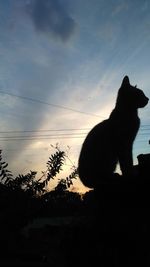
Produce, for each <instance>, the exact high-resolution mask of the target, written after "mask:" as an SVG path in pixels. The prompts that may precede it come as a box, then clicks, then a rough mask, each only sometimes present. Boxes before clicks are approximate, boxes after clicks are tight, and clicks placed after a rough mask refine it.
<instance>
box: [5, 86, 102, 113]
mask: <svg viewBox="0 0 150 267" xmlns="http://www.w3.org/2000/svg"><path fill="white" fill-rule="evenodd" d="M0 94H5V95H9V96H13V97H17V98H21V99H24V100H28V101H32V102H36V103H39V104H44V105H48V106H52V107H55V108H60V109H65V110H70V111H73V112H78V113H82V114H86V115H90V116H94V117H99V118H104V117H102V116H99V115H97V114H93V113H89V112H85V111H81V110H77V109H73V108H69V107H65V106H62V105H57V104H52V103H48V102H45V101H42V100H38V99H34V98H30V97H26V96H21V95H16V94H12V93H8V92H4V91H0Z"/></svg>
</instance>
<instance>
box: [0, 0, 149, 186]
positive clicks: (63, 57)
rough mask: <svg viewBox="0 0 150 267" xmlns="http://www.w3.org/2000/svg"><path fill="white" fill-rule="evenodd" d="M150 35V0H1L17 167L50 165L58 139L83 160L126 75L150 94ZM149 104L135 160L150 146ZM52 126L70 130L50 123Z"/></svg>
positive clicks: (1, 46) (2, 65) (8, 124)
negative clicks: (84, 150)
mask: <svg viewBox="0 0 150 267" xmlns="http://www.w3.org/2000/svg"><path fill="white" fill-rule="evenodd" d="M149 43H150V2H149V1H146V0H145V1H144V0H143V1H141V0H133V1H130V0H104V1H103V0H76V1H74V0H43V1H42V0H13V1H12V0H0V92H1V93H0V123H1V133H0V136H1V138H0V148H1V149H3V154H4V158H5V160H6V161H7V162H8V163H9V169H11V170H12V172H13V173H14V175H17V174H18V173H27V172H28V171H29V170H37V171H38V172H39V173H40V172H41V171H43V170H44V169H46V162H47V160H48V157H49V155H50V154H51V152H53V150H52V148H51V146H50V144H52V145H55V144H56V142H58V143H59V146H60V148H62V149H66V148H67V146H70V151H69V158H70V159H71V161H72V162H73V163H75V164H77V160H78V155H79V151H80V148H81V145H82V142H83V140H84V138H85V135H86V133H87V132H88V129H91V128H92V127H93V126H94V125H95V124H97V123H98V122H100V121H102V120H103V119H105V118H108V116H109V114H110V112H111V110H112V109H113V107H114V105H115V100H116V95H117V91H118V89H119V87H120V84H121V82H122V79H123V77H124V76H125V75H128V76H129V78H130V82H131V84H133V85H135V84H137V86H138V87H139V88H141V89H143V91H144V92H145V94H146V95H147V96H148V97H150V91H149V86H150V77H149V66H150V63H149V54H150V47H149ZM7 93H8V94H7ZM14 95H16V96H21V97H27V98H29V99H23V98H20V97H15V96H14ZM31 99H34V100H37V102H36V101H35V102H34V101H31ZM38 101H39V102H38ZM51 104H53V105H56V106H53V105H51ZM63 107H64V108H63ZM65 108H66V109H65ZM67 108H68V109H67ZM73 110H74V111H73ZM80 111H81V112H80ZM82 112H83V113H82ZM84 112H85V113H84ZM149 112H150V109H149V105H148V106H147V107H145V108H144V109H143V110H140V111H139V115H140V118H141V125H142V126H141V128H140V131H139V134H138V136H137V138H136V141H135V143H134V162H135V163H136V156H137V155H138V154H140V153H149V150H150V147H149V144H148V140H149V139H150V138H149V137H150V117H149ZM89 113H90V114H89ZM96 115H98V116H96ZM52 129H53V130H61V129H64V131H56V132H50V131H49V132H47V131H45V130H52ZM68 129H69V130H68ZM70 129H76V130H74V131H71V130H70ZM82 129H87V130H82ZM16 130H17V131H20V132H18V133H12V132H11V131H16ZM30 130H34V131H35V132H28V133H27V132H23V131H30ZM41 130H44V131H43V132H42V131H41ZM9 131H10V132H9ZM37 131H39V132H37ZM2 132H3V133H2ZM6 132H9V133H6ZM68 133H69V134H70V135H67V134H68ZM77 133H78V134H77ZM52 134H53V136H51V137H50V136H47V138H49V139H40V137H38V138H37V137H35V140H22V141H20V140H19V141H18V140H9V141H4V139H6V138H7V137H10V136H14V135H15V136H29V137H30V139H31V138H33V137H31V136H33V135H44V137H42V138H45V137H46V135H52ZM58 134H59V135H61V136H59V139H58V138H57V136H58ZM62 134H63V135H62ZM56 135H57V136H56ZM62 136H63V137H65V138H62V139H61V138H60V137H62ZM29 137H27V138H29ZM54 137H55V139H52V138H54ZM77 137H78V138H77ZM81 137H82V138H81ZM16 138H18V137H16ZM66 164H67V165H66V166H65V170H64V174H63V175H65V174H66V173H67V172H68V168H69V166H68V165H69V163H68V162H66ZM74 186H75V187H76V188H79V189H81V188H82V186H81V184H80V182H79V181H77V182H76V183H75V185H74Z"/></svg>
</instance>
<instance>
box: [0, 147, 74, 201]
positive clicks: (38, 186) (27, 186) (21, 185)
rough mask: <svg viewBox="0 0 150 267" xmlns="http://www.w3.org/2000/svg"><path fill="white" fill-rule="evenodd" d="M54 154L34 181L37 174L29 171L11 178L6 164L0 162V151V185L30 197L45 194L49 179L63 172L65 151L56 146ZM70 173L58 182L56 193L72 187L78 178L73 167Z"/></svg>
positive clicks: (0, 153)
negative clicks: (18, 190) (74, 180)
mask: <svg viewBox="0 0 150 267" xmlns="http://www.w3.org/2000/svg"><path fill="white" fill-rule="evenodd" d="M53 148H55V150H56V151H55V153H53V154H52V155H51V156H50V157H49V159H48V161H47V164H46V165H47V169H46V171H43V172H42V176H41V177H40V178H39V179H36V175H37V172H36V171H30V172H29V173H27V174H25V175H23V174H19V175H18V176H17V177H15V178H13V175H12V173H11V171H9V170H8V169H7V167H8V163H6V162H4V161H3V160H2V150H0V178H1V180H0V183H3V184H4V185H5V186H7V187H9V188H11V189H12V190H17V189H20V190H22V191H23V192H26V193H27V194H29V195H30V196H38V195H42V194H44V193H46V192H47V189H46V187H47V186H48V184H49V182H50V181H51V179H55V178H56V177H57V174H59V173H60V172H61V171H62V170H63V165H64V163H65V160H66V158H68V156H67V154H66V153H65V151H62V150H60V149H59V147H58V145H56V146H55V147H53ZM72 169H73V170H72V173H71V174H70V175H69V176H67V177H66V178H62V179H59V180H58V184H57V185H56V187H55V189H54V190H56V191H57V192H61V191H65V190H67V189H69V188H70V186H71V185H73V181H72V180H73V179H76V178H77V177H78V171H77V168H76V167H75V166H72Z"/></svg>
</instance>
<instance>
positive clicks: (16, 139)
mask: <svg viewBox="0 0 150 267" xmlns="http://www.w3.org/2000/svg"><path fill="white" fill-rule="evenodd" d="M70 138H71V139H74V138H75V139H76V138H85V137H84V136H62V137H61V136H58V137H50V138H48V137H44V138H42V137H40V138H10V139H8V138H7V137H6V138H5V139H1V140H0V141H2V142H3V141H31V140H33V141H35V140H51V139H70Z"/></svg>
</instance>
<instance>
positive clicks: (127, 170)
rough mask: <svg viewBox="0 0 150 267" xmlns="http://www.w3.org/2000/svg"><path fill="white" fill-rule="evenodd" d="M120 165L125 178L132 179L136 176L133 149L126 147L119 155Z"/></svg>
mask: <svg viewBox="0 0 150 267" xmlns="http://www.w3.org/2000/svg"><path fill="white" fill-rule="evenodd" d="M119 164H120V169H121V172H122V175H123V176H125V177H130V176H133V175H134V171H133V156H132V147H130V148H129V147H128V148H127V147H126V148H125V149H124V150H122V151H121V152H120V153H119Z"/></svg>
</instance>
